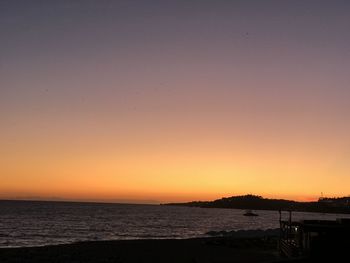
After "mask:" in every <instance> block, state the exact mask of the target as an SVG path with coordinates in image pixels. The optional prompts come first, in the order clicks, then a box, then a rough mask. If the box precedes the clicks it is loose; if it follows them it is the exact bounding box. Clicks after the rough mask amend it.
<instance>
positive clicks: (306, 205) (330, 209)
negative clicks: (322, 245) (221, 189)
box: [164, 194, 350, 214]
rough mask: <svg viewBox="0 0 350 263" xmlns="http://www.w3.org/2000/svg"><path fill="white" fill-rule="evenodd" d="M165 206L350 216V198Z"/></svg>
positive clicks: (251, 198) (239, 199) (236, 199)
mask: <svg viewBox="0 0 350 263" xmlns="http://www.w3.org/2000/svg"><path fill="white" fill-rule="evenodd" d="M164 205H176V206H189V207H203V208H235V209H254V210H292V211H300V212H319V213H344V214H350V197H337V198H319V200H318V201H314V202H297V201H292V200H284V199H268V198H264V197H262V196H258V195H251V194H249V195H240V196H231V197H224V198H221V199H217V200H214V201H192V202H188V203H168V204H164Z"/></svg>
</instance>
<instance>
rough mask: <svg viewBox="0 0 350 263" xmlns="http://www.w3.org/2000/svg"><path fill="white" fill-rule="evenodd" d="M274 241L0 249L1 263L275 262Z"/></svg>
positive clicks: (112, 243) (212, 240)
mask: <svg viewBox="0 0 350 263" xmlns="http://www.w3.org/2000/svg"><path fill="white" fill-rule="evenodd" d="M277 243H278V239H277V237H275V238H245V239H242V238H239V239H238V238H229V237H212V238H197V239H182V240H175V239H173V240H124V241H96V242H82V243H75V244H69V245H58V246H47V247H36V248H12V249H11V248H6V249H0V262H2V263H9V262H11V263H15V262H18V263H19V262H26V263H34V262H35V263H42V262H45V263H46V262H55V263H63V262H64V263H73V262H74V263H78V262H86V263H93V262H94V263H95V262H96V263H97V262H101V263H102V262H104V263H108V262H113V263H118V262H124V263H129V262H152V263H156V262H159V263H160V262H162V263H163V262H170V263H172V262H174V263H175V262H176V263H178V262H188V263H194V262H198V263H199V262H271V261H272V262H275V260H276V259H278V250H277Z"/></svg>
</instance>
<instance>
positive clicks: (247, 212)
mask: <svg viewBox="0 0 350 263" xmlns="http://www.w3.org/2000/svg"><path fill="white" fill-rule="evenodd" d="M243 215H244V216H259V215H258V214H255V213H253V212H252V210H246V211H245V213H244V214H243Z"/></svg>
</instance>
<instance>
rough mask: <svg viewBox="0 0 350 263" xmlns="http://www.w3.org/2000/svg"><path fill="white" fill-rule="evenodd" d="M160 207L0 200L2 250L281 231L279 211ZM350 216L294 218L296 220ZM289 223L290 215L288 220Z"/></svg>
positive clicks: (334, 216) (328, 215)
mask: <svg viewBox="0 0 350 263" xmlns="http://www.w3.org/2000/svg"><path fill="white" fill-rule="evenodd" d="M243 213H244V211H242V210H239V209H204V208H188V207H173V206H158V205H124V204H93V203H63V202H62V203H59V202H22V201H0V247H13V246H40V245H48V244H60V243H71V242H76V241H85V240H114V239H148V238H189V237H203V236H206V233H208V232H209V231H223V230H224V231H232V230H250V229H262V230H265V229H270V228H278V227H279V223H278V218H279V215H278V212H274V211H257V213H258V214H259V215H260V216H259V217H245V216H243ZM339 217H350V215H347V216H345V215H332V214H317V213H293V219H312V218H317V219H335V218H339ZM285 218H287V215H285Z"/></svg>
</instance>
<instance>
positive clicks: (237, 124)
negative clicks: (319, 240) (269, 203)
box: [0, 0, 350, 202]
mask: <svg viewBox="0 0 350 263" xmlns="http://www.w3.org/2000/svg"><path fill="white" fill-rule="evenodd" d="M349 186H350V2H349V1H278V0H276V1H249V0H248V1H246V0H244V1H243V0H242V1H223V0H222V1H221V0H215V1H206V0H201V1H199V0H198V1H195V0H189V1H188V0H187V1H185V0H177V1H168V0H159V1H155V0H150V1H141V0H140V1H126V0H125V1H98V0H95V1H90V0H84V1H83V0H77V1H71V0H69V1H68V0H65V1H35V0H33V1H17V0H14V1H10V0H8V1H7V0H5V1H1V2H0V199H16V198H22V199H23V198H29V199H47V200H50V199H53V198H54V199H55V198H58V199H67V200H96V201H98V200H103V201H106V200H107V201H108V200H110V201H120V200H134V201H135V202H152V201H157V202H168V201H191V200H211V199H216V198H221V197H224V196H232V195H240V194H247V193H251V194H258V195H262V196H264V197H270V198H286V199H295V200H303V201H305V200H315V199H317V198H318V197H320V195H321V192H323V195H325V196H345V195H348V194H350V190H349Z"/></svg>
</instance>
